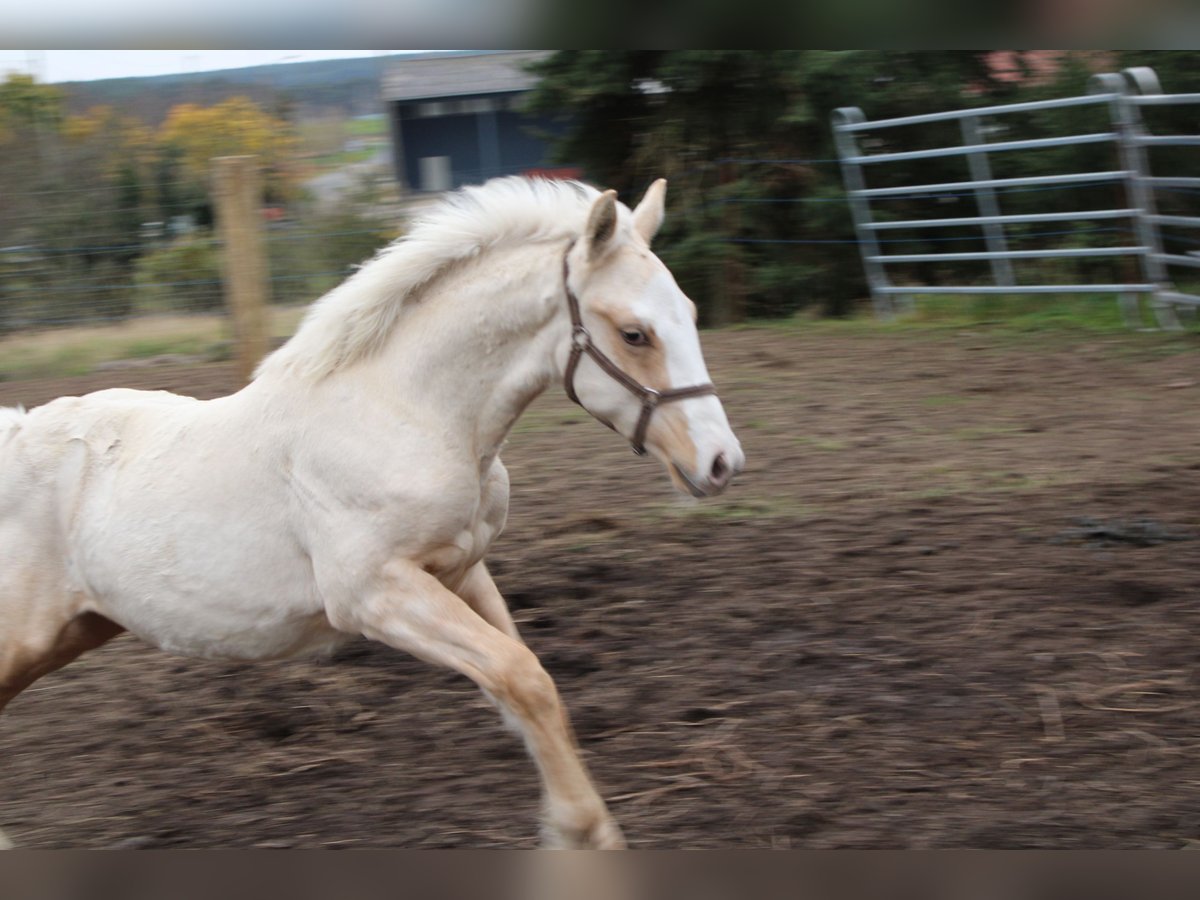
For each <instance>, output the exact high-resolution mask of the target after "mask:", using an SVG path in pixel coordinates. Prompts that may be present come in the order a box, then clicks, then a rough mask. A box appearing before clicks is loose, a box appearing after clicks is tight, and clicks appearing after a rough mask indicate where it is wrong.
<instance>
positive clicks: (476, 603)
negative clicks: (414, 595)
mask: <svg viewBox="0 0 1200 900" xmlns="http://www.w3.org/2000/svg"><path fill="white" fill-rule="evenodd" d="M455 593H457V594H458V596H460V597H462V599H463V600H464V601H466V604H467V606H469V607H471V609H473V610H475V612H477V613H478V614H479V617H480V618H481V619H483V621H485V622H487V623H488V624H489V625H491V626H492V627H493V628H495V629H496V630H497V631H503V632H504V633H505V634H507V635H508V636H509V637H510V638H514V639H516V640H518V641H519V640H520V639H521V635H520V634H518V633H517V626H516V624H515V623H514V622H513V618H512V613H510V612H509V611H508V604H507V603H505V602H504V597H503V595H502V594H501V593H500V589H499V588H497V587H496V582H495V581H493V580H492V573H491V572H489V571H488V570H487V566H485V565H484V564H483V563H482V562H477V563H475V565H473V566H472V567H471V568H470V570H469V571H468V572H467V577H466V578H464V579H463V583H462V584H461V585H460V586H459V588H458V590H457V591H455Z"/></svg>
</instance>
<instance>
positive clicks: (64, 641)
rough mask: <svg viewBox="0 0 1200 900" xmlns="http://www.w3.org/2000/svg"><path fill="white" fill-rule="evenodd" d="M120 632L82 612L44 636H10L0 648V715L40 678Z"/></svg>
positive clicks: (96, 616) (107, 621)
mask: <svg viewBox="0 0 1200 900" xmlns="http://www.w3.org/2000/svg"><path fill="white" fill-rule="evenodd" d="M17 630H18V631H19V629H17ZM124 630H125V629H124V628H122V627H121V626H120V625H118V624H117V623H116V622H114V621H112V620H111V619H106V618H105V617H104V616H102V615H100V614H99V613H94V612H85V613H80V614H79V615H77V616H75V617H74V618H72V619H69V620H68V621H67V622H66V623H65V624H64V625H63V626H62V627H61V628H59V629H58V631H57V632H54V633H52V634H50V635H48V636H43V637H41V638H38V637H35V636H30V637H26V638H22V636H21V635H20V634H11V635H10V640H9V642H8V646H7V647H3V648H0V649H2V650H3V654H4V655H3V657H0V712H2V711H3V710H4V707H5V706H7V705H8V703H9V701H11V700H12V699H13V698H14V697H16V696H17V694H19V693H21V691H23V690H25V688H27V687H29V686H30V685H31V684H33V683H34V682H35V681H37V680H38V679H39V678H41V677H42V676H43V675H49V674H50V673H51V672H54V671H57V670H58V669H61V668H62V667H63V666H65V665H66V664H67V663H69V662H71V661H72V660H74V659H76V658H77V657H78V656H79V655H80V654H83V653H86V652H87V651H88V650H94V649H96V648H97V647H99V646H101V645H102V644H106V643H108V642H109V641H110V640H112V639H113V638H114V637H116V636H117V635H118V634H120V633H121V632H122V631H124Z"/></svg>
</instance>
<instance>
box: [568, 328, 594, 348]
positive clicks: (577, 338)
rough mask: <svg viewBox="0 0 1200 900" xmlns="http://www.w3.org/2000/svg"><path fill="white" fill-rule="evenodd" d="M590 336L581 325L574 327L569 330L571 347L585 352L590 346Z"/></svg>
mask: <svg viewBox="0 0 1200 900" xmlns="http://www.w3.org/2000/svg"><path fill="white" fill-rule="evenodd" d="M591 343H592V335H591V334H590V333H589V332H588V330H587V329H586V328H584V327H583V326H582V325H576V326H575V327H574V328H573V329H571V346H573V347H577V348H578V349H580V350H586V349H587V348H588V347H590V346H591Z"/></svg>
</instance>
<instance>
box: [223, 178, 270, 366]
mask: <svg viewBox="0 0 1200 900" xmlns="http://www.w3.org/2000/svg"><path fill="white" fill-rule="evenodd" d="M212 175H213V186H214V195H215V198H216V213H217V225H218V227H219V233H220V236H221V243H222V245H223V253H222V266H221V271H222V278H223V280H224V286H225V304H226V306H227V307H228V308H229V312H230V314H231V316H232V317H233V337H234V343H235V344H236V347H235V350H236V354H237V371H238V377H239V378H241V380H242V381H243V382H247V381H249V380H250V376H251V375H253V374H254V367H255V366H257V365H258V363H259V360H261V359H262V358H263V356H265V355H266V352H267V296H268V275H267V254H266V247H265V245H264V243H263V222H262V187H261V184H260V180H259V173H258V166H257V160H256V159H255V157H253V156H222V157H218V158H216V159H214V160H212Z"/></svg>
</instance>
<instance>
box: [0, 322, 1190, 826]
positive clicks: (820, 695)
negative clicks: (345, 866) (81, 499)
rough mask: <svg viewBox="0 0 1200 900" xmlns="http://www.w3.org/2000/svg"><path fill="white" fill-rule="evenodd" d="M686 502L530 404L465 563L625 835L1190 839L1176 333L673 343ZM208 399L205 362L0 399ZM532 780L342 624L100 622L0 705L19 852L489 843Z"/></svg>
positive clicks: (394, 657)
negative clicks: (702, 452) (686, 356)
mask: <svg viewBox="0 0 1200 900" xmlns="http://www.w3.org/2000/svg"><path fill="white" fill-rule="evenodd" d="M706 343H707V348H708V356H709V360H710V367H711V369H712V371H713V374H714V376H715V378H716V380H717V381H718V384H719V386H720V388H721V393H722V396H723V397H724V399H725V402H726V406H727V408H728V410H729V413H730V417H731V419H732V421H733V423H734V426H735V428H736V429H737V430H738V431H739V433H740V436H741V438H742V440H743V442H744V444H745V447H746V450H747V453H748V457H749V467H748V469H747V471H746V473H745V474H744V475H743V476H742V478H741V479H740V481H739V482H738V484H737V485H736V486H735V488H734V489H733V490H732V491H731V492H730V493H729V494H728V495H727V496H726V497H725V498H722V499H721V500H718V501H710V502H704V503H694V502H692V501H688V500H683V499H679V498H676V497H675V496H674V495H672V493H671V491H670V488H669V486H668V484H667V480H666V477H665V475H664V474H663V473H662V472H661V471H660V470H659V469H658V468H657V467H656V465H655V464H653V463H651V462H648V461H646V460H637V459H634V458H633V457H632V456H630V454H629V451H628V449H627V448H626V447H625V446H624V445H623V444H622V442H621V441H620V440H619V439H618V438H616V437H615V436H613V435H612V434H611V433H609V432H608V431H606V430H605V429H604V428H602V427H601V426H599V425H597V424H596V423H594V422H592V421H590V420H586V419H584V418H583V416H582V414H581V413H579V412H578V411H577V410H576V409H575V408H574V407H572V406H571V405H570V404H569V403H568V402H567V401H566V400H565V399H564V398H563V397H561V396H560V394H559V393H558V392H557V391H556V392H554V395H553V396H547V397H545V398H543V399H542V400H539V401H538V403H536V404H535V405H534V407H533V408H532V409H531V410H530V412H529V413H528V415H527V416H526V418H525V419H524V420H523V421H522V422H521V423H520V425H519V426H518V428H517V430H516V433H515V434H514V435H513V438H512V441H511V445H510V447H509V449H508V450H507V451H506V452H505V454H504V458H505V460H506V461H507V463H508V465H509V468H510V470H511V473H512V481H513V488H514V490H513V500H512V513H511V517H510V520H509V527H508V530H507V531H506V532H505V534H504V536H503V537H502V538H501V539H500V541H499V542H498V543H497V545H496V546H495V548H494V551H493V553H492V554H491V557H490V559H491V561H492V567H493V570H494V572H495V574H496V577H497V580H498V582H499V584H500V587H501V589H502V590H504V591H505V592H506V594H507V596H508V598H509V600H510V601H511V604H512V606H513V608H514V611H515V616H516V618H517V620H518V622H519V624H520V626H521V628H522V630H523V632H524V634H525V635H526V637H527V639H528V641H529V643H530V644H531V645H532V646H533V648H534V649H535V650H536V651H537V652H538V654H539V655H540V656H541V658H542V659H543V660H544V662H545V664H546V666H547V668H548V669H549V671H550V672H551V674H553V675H554V676H555V678H556V680H557V682H558V684H559V686H560V688H561V690H562V693H563V695H564V697H565V699H566V701H567V703H568V705H569V708H570V709H571V711H572V713H573V716H574V721H575V724H576V727H577V731H578V733H579V736H580V739H581V742H582V744H583V746H584V748H585V753H586V756H587V758H588V761H589V763H590V764H591V766H592V767H593V769H594V772H595V774H596V776H597V778H598V781H599V783H600V784H601V786H602V789H603V791H604V793H605V794H606V796H608V797H609V798H611V805H612V808H613V810H614V812H615V813H616V815H617V817H618V818H619V820H620V821H621V823H622V824H623V825H624V827H625V829H626V832H627V835H628V837H629V839H630V842H631V844H632V845H633V846H635V847H656V848H657V847H965V846H972V847H1115V846H1125V847H1180V846H1186V845H1188V844H1189V843H1190V842H1192V841H1200V589H1198V587H1197V571H1198V564H1200V386H1198V384H1197V381H1198V380H1200V343H1197V342H1196V341H1195V340H1191V341H1189V340H1187V339H1177V340H1173V341H1171V340H1164V339H1162V338H1158V337H1154V336H1146V335H1136V334H1130V335H1117V336H1087V337H1065V336H1062V335H1057V336H1045V335H1035V336H1024V337H1020V336H1014V335H998V334H990V333H987V332H984V331H979V332H973V333H971V332H961V331H946V332H917V333H912V334H905V333H888V332H879V331H868V332H862V331H858V330H847V331H844V332H843V331H840V330H827V329H821V330H819V331H805V330H803V329H799V330H781V329H755V330H746V331H734V332H726V333H721V334H713V335H708V336H706ZM112 385H129V386H138V387H151V388H166V389H171V390H177V391H181V392H184V393H191V394H194V395H196V396H200V397H211V396H216V395H218V394H221V393H224V392H226V391H228V390H230V389H231V388H232V387H233V380H232V375H231V372H230V371H229V369H228V368H226V367H222V366H209V367H201V368H188V369H179V368H154V369H132V370H128V371H118V372H108V373H105V374H104V375H103V376H99V375H94V376H90V377H87V378H78V379H67V380H61V381H53V382H51V381H37V382H34V381H29V382H23V383H7V384H0V403H14V402H18V401H19V402H24V403H26V404H27V405H31V404H36V403H41V402H44V401H46V400H48V399H50V398H52V397H54V396H57V395H59V394H62V393H79V392H83V391H87V390H92V389H96V388H100V387H106V386H112ZM536 806H537V784H536V780H535V777H534V773H533V770H532V766H531V765H530V764H529V763H528V762H527V761H526V759H525V758H524V755H523V750H522V749H521V747H520V746H519V744H518V742H517V740H516V739H515V738H513V737H511V736H510V735H509V734H508V733H507V732H505V731H504V730H503V729H502V727H501V726H500V724H499V722H498V720H497V717H496V715H495V714H494V713H493V711H492V710H491V708H490V707H488V706H487V705H486V704H485V703H484V702H483V701H482V699H481V698H480V697H478V696H477V694H476V692H475V691H474V689H473V688H472V686H471V685H470V684H469V683H468V682H467V681H466V680H465V679H463V678H460V677H457V676H454V675H451V674H448V673H445V672H441V671H437V670H434V669H431V668H429V667H428V666H426V665H424V664H422V663H419V662H417V661H415V660H413V659H410V658H406V657H405V656H403V655H401V654H399V653H397V652H394V651H391V650H389V649H386V648H383V647H378V646H372V645H368V644H366V643H361V644H353V645H351V646H349V647H348V648H346V649H344V650H343V651H340V652H339V654H338V655H337V656H336V657H335V658H333V659H330V660H324V661H297V662H284V663H266V664H259V665H240V664H239V665H226V664H219V663H210V662H193V661H189V660H182V659H176V658H172V657H169V656H167V655H165V654H163V653H160V652H157V651H154V650H151V649H149V648H147V647H145V646H143V645H142V644H140V643H139V642H138V641H136V640H134V639H132V638H130V637H122V638H120V639H118V640H116V641H115V642H113V643H112V644H110V645H109V646H107V647H105V648H104V649H102V650H100V651H97V652H95V653H92V654H90V655H88V656H86V657H84V658H83V659H81V660H79V661H78V662H76V663H75V664H73V665H72V666H70V667H68V668H67V669H66V670H64V671H62V672H60V673H58V674H55V675H53V676H50V677H48V678H46V679H44V680H43V681H42V682H40V683H38V684H37V685H35V686H34V688H32V689H31V690H29V691H27V692H26V693H25V694H23V695H22V696H21V697H19V698H18V699H17V700H16V701H15V702H14V703H13V704H12V705H11V707H10V708H9V711H8V713H7V714H6V716H5V717H4V718H3V719H0V824H2V825H3V827H4V828H5V829H6V830H7V831H8V833H9V834H10V836H12V837H13V838H14V839H15V840H16V841H18V842H19V843H21V844H23V845H25V846H28V847H111V846H123V847H217V846H222V847H254V846H259V847H368V846H371V847H384V846H386V847H393V846H404V847H456V846H472V847H520V846H531V845H532V844H533V843H534V842H535V838H536V826H535V816H536V812H537V810H536Z"/></svg>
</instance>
